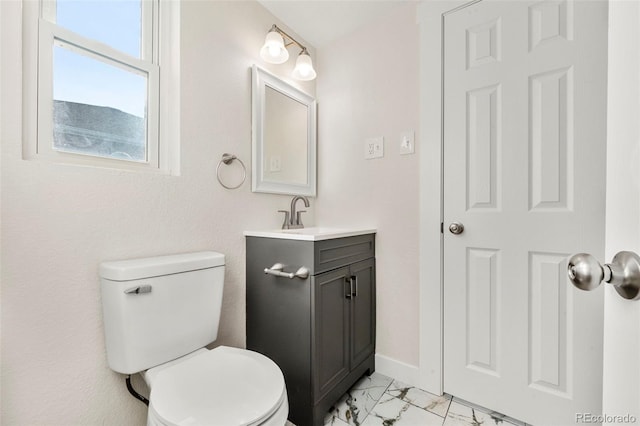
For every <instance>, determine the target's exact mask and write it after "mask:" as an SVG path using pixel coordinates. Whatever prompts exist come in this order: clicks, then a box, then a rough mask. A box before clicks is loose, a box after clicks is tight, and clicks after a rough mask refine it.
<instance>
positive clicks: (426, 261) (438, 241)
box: [417, 0, 481, 395]
mask: <svg viewBox="0 0 640 426" xmlns="http://www.w3.org/2000/svg"><path fill="white" fill-rule="evenodd" d="M479 1H481V0H471V1H469V0H442V1H430V0H426V1H423V2H422V3H421V4H420V5H419V6H418V10H417V23H418V25H419V27H420V30H419V31H420V46H419V48H420V54H419V56H420V129H421V130H420V147H421V149H420V150H419V162H420V177H419V181H420V207H419V208H420V235H419V238H420V260H419V267H420V270H419V288H420V301H419V306H420V327H419V330H420V331H419V333H420V352H419V360H420V365H419V379H418V381H419V383H418V385H419V386H420V387H421V388H422V389H424V390H427V391H429V392H431V393H434V394H436V395H441V394H442V393H443V389H444V359H443V350H444V309H443V308H444V291H443V285H444V281H443V248H444V238H443V234H442V231H441V229H442V228H441V227H442V223H443V222H442V221H443V209H444V203H443V201H444V187H443V183H444V182H443V173H444V167H443V144H444V134H443V130H444V127H443V124H444V123H443V121H444V81H443V77H444V76H443V66H444V61H443V56H444V45H443V42H444V36H443V34H444V17H445V16H446V15H447V14H449V13H453V12H455V11H457V10H460V9H462V8H465V7H468V6H471V5H473V4H475V3H478V2H479ZM435 200H438V201H437V203H436V202H434V201H435Z"/></svg>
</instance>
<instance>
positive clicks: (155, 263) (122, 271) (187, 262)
mask: <svg viewBox="0 0 640 426" xmlns="http://www.w3.org/2000/svg"><path fill="white" fill-rule="evenodd" d="M218 266H224V254H221V253H216V252H213V251H201V252H197V253H182V254H172V255H169V256H157V257H146V258H142V259H130V260H118V261H112V262H102V263H101V264H100V270H99V273H100V277H102V278H104V279H107V280H110V281H130V280H138V279H141V278H150V277H158V276H161V275H169V274H178V273H181V272H189V271H196V270H198V269H207V268H215V267H218Z"/></svg>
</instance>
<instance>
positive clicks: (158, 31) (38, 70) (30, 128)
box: [23, 0, 180, 175]
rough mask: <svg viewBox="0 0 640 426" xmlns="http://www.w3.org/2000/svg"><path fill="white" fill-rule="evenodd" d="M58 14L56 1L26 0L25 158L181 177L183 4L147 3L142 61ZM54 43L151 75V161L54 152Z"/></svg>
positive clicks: (148, 151) (148, 155)
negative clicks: (59, 20) (70, 26)
mask: <svg viewBox="0 0 640 426" xmlns="http://www.w3.org/2000/svg"><path fill="white" fill-rule="evenodd" d="M55 10H56V4H55V0H38V1H34V0H24V1H23V43H24V45H23V48H24V55H23V71H24V73H23V75H24V80H23V91H24V97H25V99H24V100H25V102H24V104H23V105H24V111H23V113H24V123H23V134H24V139H23V140H24V142H23V157H24V158H25V159H30V160H33V159H35V160H44V161H50V162H55V163H64V164H79V165H85V166H95V167H108V168H117V169H125V170H142V171H150V172H160V173H170V174H173V175H179V174H180V167H179V164H180V158H179V152H180V146H179V143H180V5H179V2H178V1H174V0H143V6H142V23H141V24H142V39H141V58H135V57H133V56H130V55H128V54H126V53H124V52H121V51H119V50H117V49H114V48H112V47H111V46H108V45H106V44H104V43H101V42H99V41H96V40H93V39H89V38H86V37H83V36H81V35H79V34H76V33H74V32H73V31H70V30H67V29H66V28H63V27H61V26H58V25H56V24H55V23H54V22H55ZM54 43H55V45H58V46H64V47H65V48H68V49H70V50H71V51H73V52H75V53H80V54H82V55H85V56H87V57H90V58H92V59H96V60H99V61H102V62H104V63H106V64H109V65H112V66H116V67H118V68H121V69H124V70H126V71H128V72H133V73H141V74H143V75H146V76H147V117H146V124H147V133H146V161H128V160H120V159H115V158H106V157H99V156H93V155H86V154H78V153H72V152H66V151H60V150H56V149H54V148H53V50H54ZM160 70H162V72H160Z"/></svg>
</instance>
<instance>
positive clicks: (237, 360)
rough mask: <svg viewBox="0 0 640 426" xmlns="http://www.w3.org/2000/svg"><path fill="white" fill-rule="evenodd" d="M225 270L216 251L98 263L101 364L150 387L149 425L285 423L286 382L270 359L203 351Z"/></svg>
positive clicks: (223, 349)
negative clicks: (103, 356) (136, 376)
mask: <svg viewBox="0 0 640 426" xmlns="http://www.w3.org/2000/svg"><path fill="white" fill-rule="evenodd" d="M224 269H225V258H224V255H222V254H220V253H216V252H198V253H187V254H177V255H171V256H160V257H151V258H145V259H133V260H123V261H115V262H103V263H101V264H100V269H99V272H100V278H101V280H100V281H101V292H102V308H103V317H104V330H105V342H106V349H107V361H108V363H109V367H110V368H111V369H112V370H114V371H116V372H118V373H122V374H127V375H131V374H135V373H141V375H142V377H143V378H144V380H145V382H146V383H147V385H148V386H149V389H150V396H149V401H148V405H149V410H148V415H147V425H172V426H173V425H181V426H191V425H194V426H195V425H220V426H240V425H242V426H245V425H247V426H248V425H251V426H253V425H262V426H276V425H277V426H282V425H284V424H285V423H286V421H287V416H288V412H289V405H288V402H287V391H286V387H285V383H284V377H283V375H282V371H281V370H280V368H279V367H278V366H277V365H276V364H275V363H274V362H273V361H271V360H270V359H269V358H267V357H265V356H264V355H261V354H259V353H257V352H253V351H249V350H246V349H238V348H232V347H227V346H219V347H217V348H215V349H211V350H209V349H206V348H205V346H206V345H208V344H209V343H211V342H213V341H215V340H216V338H217V336H218V325H219V322H220V311H221V307H222V289H223V284H224ZM131 392H132V394H134V393H135V392H134V391H132V390H131ZM142 399H144V398H142Z"/></svg>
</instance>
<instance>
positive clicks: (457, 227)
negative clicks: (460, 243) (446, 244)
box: [449, 222, 464, 235]
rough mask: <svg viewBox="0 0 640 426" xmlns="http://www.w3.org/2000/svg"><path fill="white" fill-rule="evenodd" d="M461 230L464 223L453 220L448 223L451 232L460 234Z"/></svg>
mask: <svg viewBox="0 0 640 426" xmlns="http://www.w3.org/2000/svg"><path fill="white" fill-rule="evenodd" d="M463 231H464V225H463V224H461V223H460V222H453V223H452V224H451V225H449V232H451V233H452V234H455V235H459V234H462V232H463Z"/></svg>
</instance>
